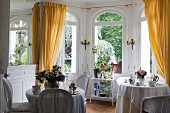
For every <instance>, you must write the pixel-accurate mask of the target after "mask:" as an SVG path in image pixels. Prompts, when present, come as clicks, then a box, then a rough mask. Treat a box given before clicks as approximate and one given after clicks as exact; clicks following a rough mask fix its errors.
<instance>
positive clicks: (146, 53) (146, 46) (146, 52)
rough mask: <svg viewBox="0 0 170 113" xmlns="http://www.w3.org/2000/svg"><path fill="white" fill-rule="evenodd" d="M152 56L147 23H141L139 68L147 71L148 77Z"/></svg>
mask: <svg viewBox="0 0 170 113" xmlns="http://www.w3.org/2000/svg"><path fill="white" fill-rule="evenodd" d="M151 62H152V56H151V51H150V42H149V34H148V24H147V21H143V22H142V23H141V68H142V70H145V71H147V73H148V75H149V74H150V72H151V66H152V65H151Z"/></svg>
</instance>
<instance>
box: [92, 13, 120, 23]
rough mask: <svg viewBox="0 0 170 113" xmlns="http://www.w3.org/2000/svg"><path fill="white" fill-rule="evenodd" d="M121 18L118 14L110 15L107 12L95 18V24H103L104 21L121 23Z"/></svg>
mask: <svg viewBox="0 0 170 113" xmlns="http://www.w3.org/2000/svg"><path fill="white" fill-rule="evenodd" d="M121 20H122V17H121V15H119V14H116V13H111V12H107V13H103V14H101V15H99V16H98V17H97V18H96V20H95V21H96V22H105V21H121Z"/></svg>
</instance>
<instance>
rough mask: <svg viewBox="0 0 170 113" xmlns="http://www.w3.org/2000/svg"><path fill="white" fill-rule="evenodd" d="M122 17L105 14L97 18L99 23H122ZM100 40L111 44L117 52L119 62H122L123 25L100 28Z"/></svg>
mask: <svg viewBox="0 0 170 113" xmlns="http://www.w3.org/2000/svg"><path fill="white" fill-rule="evenodd" d="M120 20H122V17H121V16H120V15H118V14H115V13H104V14H102V15H100V16H99V17H98V18H97V21H100V22H101V21H120ZM98 39H99V40H105V41H107V42H109V43H110V44H111V45H112V46H113V48H114V51H115V53H114V54H115V56H116V60H117V61H122V25H117V26H99V27H98Z"/></svg>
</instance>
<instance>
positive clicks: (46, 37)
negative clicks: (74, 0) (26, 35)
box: [32, 2, 67, 72]
mask: <svg viewBox="0 0 170 113" xmlns="http://www.w3.org/2000/svg"><path fill="white" fill-rule="evenodd" d="M39 5H41V9H39V10H41V17H40V16H39V17H40V18H41V21H40V23H39V25H40V26H41V27H40V28H39V30H40V32H39V43H38V45H39V49H35V48H34V50H35V51H36V52H37V53H38V55H37V53H36V54H35V52H33V57H35V58H37V59H36V60H35V61H37V60H38V62H33V63H35V64H38V71H39V72H40V71H42V70H47V71H50V70H51V69H52V66H53V65H54V64H55V63H56V60H57V57H58V54H59V49H60V44H61V40H62V37H63V36H62V34H63V30H64V27H65V17H66V10H67V7H66V5H62V4H57V3H49V2H43V3H41V4H39ZM34 8H39V7H36V6H34ZM34 8H33V9H34ZM37 10H38V9H37ZM37 15H39V14H37ZM33 16H36V15H33ZM35 18H36V19H37V18H38V17H33V19H34V21H35V20H36V19H35ZM32 24H34V23H32ZM33 26H34V25H33ZM37 31H38V30H37ZM34 38H35V39H34ZM36 38H37V37H36V36H35V37H34V36H33V40H37V39H36ZM34 44H37V43H34ZM34 47H37V45H36V46H35V45H34ZM36 55H37V56H38V57H36Z"/></svg>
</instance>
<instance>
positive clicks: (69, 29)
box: [64, 25, 77, 73]
mask: <svg viewBox="0 0 170 113" xmlns="http://www.w3.org/2000/svg"><path fill="white" fill-rule="evenodd" d="M76 33H77V27H76V26H73V25H67V26H66V28H65V57H64V72H71V73H75V72H76V38H77V37H76Z"/></svg>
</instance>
